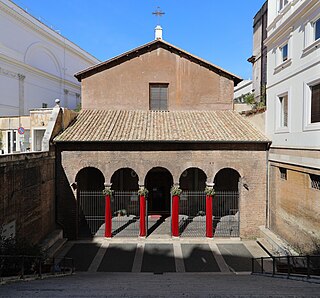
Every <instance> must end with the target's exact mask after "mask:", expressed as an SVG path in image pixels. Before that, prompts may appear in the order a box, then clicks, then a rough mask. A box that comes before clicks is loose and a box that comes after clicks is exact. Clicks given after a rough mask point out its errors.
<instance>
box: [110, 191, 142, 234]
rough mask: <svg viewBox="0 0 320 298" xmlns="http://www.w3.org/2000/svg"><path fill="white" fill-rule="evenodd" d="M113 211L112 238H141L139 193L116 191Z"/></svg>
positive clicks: (112, 203) (112, 205)
mask: <svg viewBox="0 0 320 298" xmlns="http://www.w3.org/2000/svg"><path fill="white" fill-rule="evenodd" d="M111 209H112V236H119V237H135V236H139V230H140V202H139V195H138V192H137V191H115V192H114V193H113V195H112V198H111Z"/></svg>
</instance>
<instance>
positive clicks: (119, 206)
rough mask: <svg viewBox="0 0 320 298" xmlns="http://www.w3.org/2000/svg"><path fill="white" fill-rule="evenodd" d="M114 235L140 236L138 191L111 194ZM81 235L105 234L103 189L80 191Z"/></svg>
mask: <svg viewBox="0 0 320 298" xmlns="http://www.w3.org/2000/svg"><path fill="white" fill-rule="evenodd" d="M111 213H112V223H111V224H112V236H119V237H130V236H139V228H140V227H139V225H140V209H139V196H138V192H137V191H114V193H113V195H112V196H111ZM78 214H79V234H80V236H89V235H91V236H101V237H103V236H104V235H105V195H104V194H103V192H102V191H79V201H78Z"/></svg>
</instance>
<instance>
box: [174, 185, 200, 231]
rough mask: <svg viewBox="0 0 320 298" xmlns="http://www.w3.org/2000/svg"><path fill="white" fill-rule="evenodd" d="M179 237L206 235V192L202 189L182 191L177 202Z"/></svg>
mask: <svg viewBox="0 0 320 298" xmlns="http://www.w3.org/2000/svg"><path fill="white" fill-rule="evenodd" d="M179 233H180V236H181V237H205V236H206V194H205V192H204V191H183V192H182V193H181V195H180V204H179Z"/></svg>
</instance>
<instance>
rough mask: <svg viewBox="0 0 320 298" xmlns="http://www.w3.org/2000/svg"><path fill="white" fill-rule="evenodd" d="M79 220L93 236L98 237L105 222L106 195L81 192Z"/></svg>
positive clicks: (98, 192) (99, 192)
mask: <svg viewBox="0 0 320 298" xmlns="http://www.w3.org/2000/svg"><path fill="white" fill-rule="evenodd" d="M78 208H79V210H78V212H79V218H80V220H82V221H83V222H85V224H86V226H87V228H88V230H89V231H90V233H91V235H96V234H97V232H99V230H100V229H101V227H102V225H103V224H104V221H105V195H104V194H103V192H102V191H83V190H82V191H79V205H78Z"/></svg>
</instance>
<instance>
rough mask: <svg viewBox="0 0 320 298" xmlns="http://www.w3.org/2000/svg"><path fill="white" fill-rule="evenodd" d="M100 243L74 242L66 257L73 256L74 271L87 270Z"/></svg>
mask: <svg viewBox="0 0 320 298" xmlns="http://www.w3.org/2000/svg"><path fill="white" fill-rule="evenodd" d="M99 248H100V244H97V243H76V244H74V245H73V246H72V247H71V248H70V250H69V251H68V252H67V254H66V257H68V258H73V260H74V264H75V268H76V271H87V270H88V269H89V266H90V265H91V263H92V261H93V259H94V257H95V256H96V254H97V252H98V250H99Z"/></svg>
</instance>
